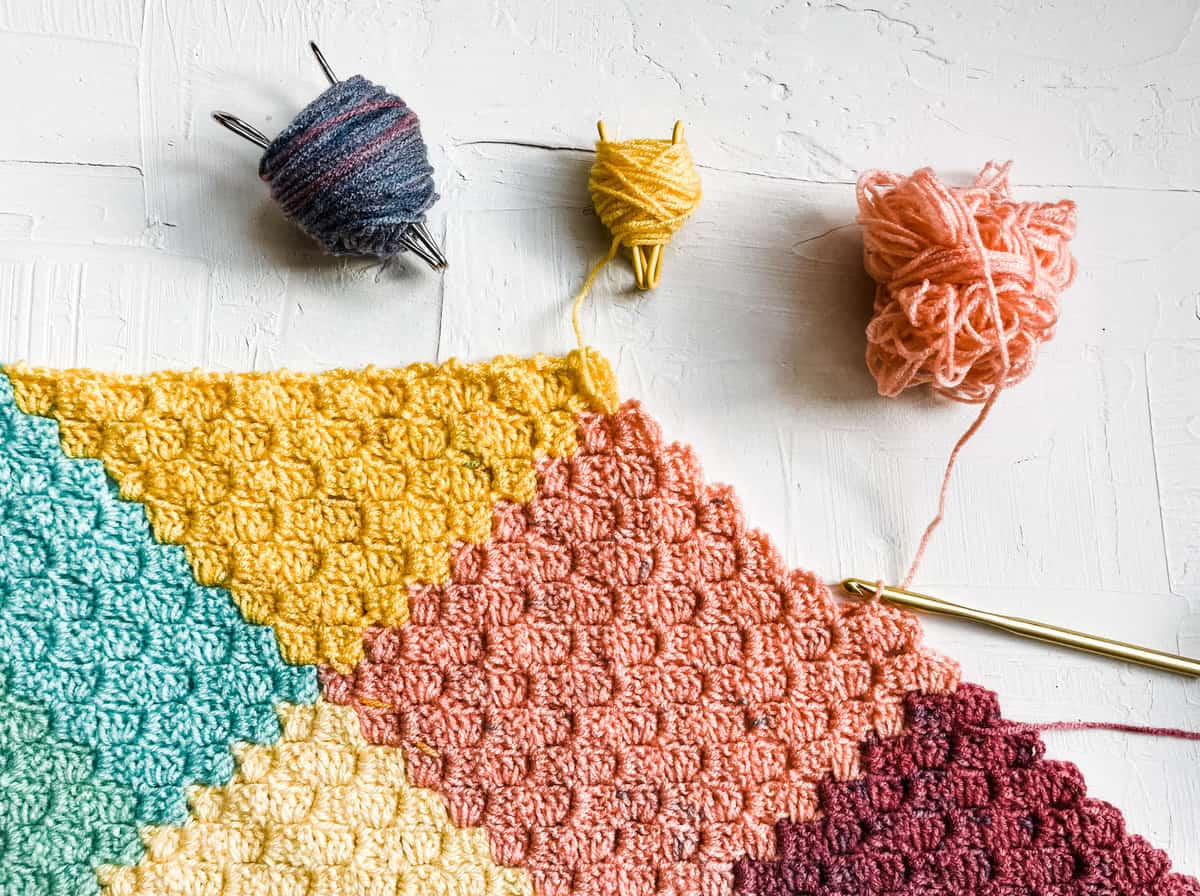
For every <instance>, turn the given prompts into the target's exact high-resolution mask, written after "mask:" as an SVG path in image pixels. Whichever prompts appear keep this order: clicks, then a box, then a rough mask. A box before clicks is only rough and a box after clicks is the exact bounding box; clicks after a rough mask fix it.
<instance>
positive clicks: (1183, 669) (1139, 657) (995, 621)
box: [841, 579, 1200, 677]
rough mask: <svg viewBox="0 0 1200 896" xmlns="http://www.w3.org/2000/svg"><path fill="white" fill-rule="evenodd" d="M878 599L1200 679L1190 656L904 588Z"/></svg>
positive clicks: (857, 584)
mask: <svg viewBox="0 0 1200 896" xmlns="http://www.w3.org/2000/svg"><path fill="white" fill-rule="evenodd" d="M841 586H842V589H843V590H844V591H845V592H846V593H847V594H851V595H853V596H854V597H872V596H873V595H874V594H875V585H874V584H873V583H872V582H868V581H867V580H865V579H845V580H844V581H843V582H842V583H841ZM879 596H880V598H881V599H882V600H883V601H885V602H886V603H889V604H894V605H896V606H898V607H905V608H907V609H909V610H921V611H922V612H925V613H936V614H937V615H939V616H950V617H952V618H954V619H966V620H968V621H970V622H978V623H981V624H982V625H988V626H991V627H992V628H998V629H1000V630H1001V631H1005V632H1008V633H1009V634H1013V635H1019V636H1021V637H1023V638H1032V639H1033V640H1035V641H1043V642H1045V643H1047V644H1056V645H1058V646H1060V647H1070V648H1072V649H1073V650H1083V651H1086V652H1088V653H1094V654H1097V655H1099V656H1106V657H1109V658H1111V659H1116V660H1124V661H1125V662H1128V663H1137V664H1139V665H1142V666H1149V667H1150V668H1151V669H1158V670H1160V671H1163V672H1174V673H1176V674H1177V675H1188V676H1192V677H1197V676H1200V660H1197V659H1192V658H1191V657H1186V656H1179V655H1178V654H1174V653H1165V652H1164V651H1161V650H1152V649H1151V648H1149V647H1139V646H1137V645H1136V644H1126V643H1125V642H1124V641H1115V640H1113V639H1111V638H1102V637H1100V636H1099V635H1086V634H1084V633H1082V632H1076V631H1072V630H1071V629H1069V628H1060V627H1059V626H1057V625H1050V624H1048V623H1045V622H1035V621H1034V620H1032V619H1022V618H1021V617H1019V616H1005V615H1002V614H1000V613H991V612H988V611H987V610H976V609H974V608H973V607H964V606H962V605H961V604H953V603H950V601H947V600H942V599H941V598H938V597H932V596H931V595H928V594H919V593H918V592H916V591H905V590H904V589H902V588H888V587H884V588H881V589H880V591H879Z"/></svg>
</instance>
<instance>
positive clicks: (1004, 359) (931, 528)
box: [900, 209, 1011, 588]
mask: <svg viewBox="0 0 1200 896" xmlns="http://www.w3.org/2000/svg"><path fill="white" fill-rule="evenodd" d="M964 211H967V210H966V209H964ZM968 215H969V211H968ZM968 220H969V221H970V226H971V241H972V242H973V243H974V246H975V250H976V251H977V252H978V253H979V262H980V265H981V267H982V268H983V275H984V282H985V283H986V285H987V290H988V300H989V306H990V311H991V312H992V320H993V321H995V324H996V335H997V339H996V348H997V350H998V351H999V352H1000V372H999V375H998V376H997V377H996V382H995V385H994V386H993V388H992V391H991V394H990V395H988V397H987V401H985V402H984V403H983V407H982V408H980V409H979V414H978V416H976V417H975V420H974V421H973V422H972V423H971V425H970V426H968V427H967V429H966V432H964V433H963V434H962V435H961V436H959V437H958V441H957V442H955V443H954V448H953V449H952V450H951V451H950V457H949V458H948V459H947V461H946V470H945V472H944V473H942V485H941V488H939V489H938V501H937V513H936V514H934V517H933V519H932V520H930V521H929V525H928V526H926V527H925V532H924V533H923V534H922V535H921V541H920V542H919V543H918V545H917V551H916V553H915V554H913V559H912V563H910V564H909V567H908V572H907V573H906V574H905V576H904V581H903V583H902V584H901V585H900V587H901V588H908V587H909V586H910V585H911V584H912V582H913V579H914V578H916V575H917V570H919V569H920V568H921V561H922V560H924V559H925V550H926V549H927V548H928V547H929V541H930V539H931V538H933V533H934V532H935V531H936V530H937V527H938V526H940V525H941V523H942V520H943V519H944V518H945V516H946V494H947V492H949V490H950V476H951V475H952V474H953V473H954V463H955V461H957V460H958V454H959V452H960V451H962V449H963V446H964V445H966V444H967V442H969V441H970V440H971V437H972V436H974V435H975V433H977V432H979V429H980V427H981V426H983V422H984V421H985V420H987V418H988V414H990V413H991V412H992V407H993V406H995V404H996V399H997V398H998V397H999V395H1000V392H1001V390H1002V389H1003V388H1004V384H1005V381H1006V378H1007V377H1008V371H1009V367H1010V366H1011V361H1010V359H1009V355H1008V337H1007V336H1006V335H1005V333H1004V320H1003V318H1002V316H1001V313H1000V296H999V295H998V294H997V293H996V282H995V280H994V279H993V278H992V265H991V261H990V260H989V258H988V253H987V249H986V248H985V247H984V245H983V239H982V238H981V237H980V235H979V225H978V224H977V223H976V222H975V217H974V216H973V215H969V218H968Z"/></svg>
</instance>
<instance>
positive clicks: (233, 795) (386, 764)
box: [100, 702, 532, 896]
mask: <svg viewBox="0 0 1200 896" xmlns="http://www.w3.org/2000/svg"><path fill="white" fill-rule="evenodd" d="M279 715H280V719H281V720H282V722H283V739H282V740H281V741H280V742H278V743H276V744H274V745H273V746H269V747H263V746H248V747H243V748H241V750H240V752H239V753H238V760H239V763H238V772H237V774H236V775H235V776H234V778H233V781H232V782H231V783H230V784H228V785H227V786H225V787H197V788H194V790H193V791H192V793H191V802H192V814H191V817H190V818H189V819H188V821H187V822H186V823H184V824H183V825H181V826H177V827H163V828H149V829H146V830H145V831H144V832H143V839H144V840H145V842H146V855H145V857H144V858H143V859H142V860H141V861H140V862H138V864H137V865H135V866H133V867H113V866H109V867H106V868H103V869H101V871H100V876H101V881H102V883H103V884H104V885H105V893H106V896H164V894H169V896H410V894H411V896H418V894H420V896H531V894H532V887H531V885H530V883H529V876H528V874H527V873H526V872H525V871H524V870H523V869H518V868H507V867H504V866H501V865H497V864H495V863H494V862H493V861H492V860H491V858H490V857H489V854H488V843H487V835H486V834H485V833H484V832H483V831H482V830H481V829H479V828H466V829H463V828H458V827H455V826H454V825H453V824H452V823H451V822H450V819H449V817H448V815H447V814H446V809H445V807H444V806H443V805H442V802H441V799H440V798H439V797H438V796H437V794H436V793H434V792H432V791H429V790H423V789H421V788H416V787H411V786H409V784H408V782H407V778H406V777H405V766H404V756H403V752H402V751H400V750H397V749H394V748H392V747H377V746H371V745H369V744H367V743H366V742H365V741H364V740H363V739H362V737H361V735H360V734H359V730H358V720H357V718H356V717H355V715H354V710H352V709H350V708H348V707H341V706H334V705H331V704H328V703H324V702H318V703H317V704H316V705H314V706H294V705H291V704H282V705H281V706H280V707H279Z"/></svg>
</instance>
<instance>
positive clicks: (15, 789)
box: [0, 675, 142, 896]
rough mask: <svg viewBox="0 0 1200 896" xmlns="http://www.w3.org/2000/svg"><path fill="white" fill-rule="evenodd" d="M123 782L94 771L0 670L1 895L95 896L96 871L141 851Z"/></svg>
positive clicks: (86, 753)
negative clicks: (99, 776) (12, 688)
mask: <svg viewBox="0 0 1200 896" xmlns="http://www.w3.org/2000/svg"><path fill="white" fill-rule="evenodd" d="M136 807H137V797H136V796H135V795H134V793H133V792H132V791H131V790H130V789H129V788H128V787H126V786H124V785H121V784H116V783H113V782H101V781H98V780H96V776H95V755H94V753H93V751H92V750H90V749H88V748H87V747H82V746H79V745H78V744H73V743H70V742H68V741H66V740H63V739H62V738H61V737H59V736H58V735H56V734H55V733H54V731H53V729H52V727H51V725H50V714H49V713H48V712H47V711H46V708H45V707H44V706H42V705H40V704H37V703H34V702H32V701H28V700H18V699H15V698H14V697H13V696H12V695H11V694H8V693H7V692H6V688H5V685H4V679H3V676H2V675H0V893H5V894H21V896H60V894H61V896H65V894H70V896H95V894H98V893H99V892H100V885H99V882H98V881H97V879H96V873H95V869H96V868H97V867H99V866H101V865H106V864H110V863H112V864H115V863H118V862H124V863H132V862H136V861H137V860H138V859H139V858H140V857H141V855H142V844H141V841H139V840H138V834H137V825H136V824H135V823H134V811H135V809H136Z"/></svg>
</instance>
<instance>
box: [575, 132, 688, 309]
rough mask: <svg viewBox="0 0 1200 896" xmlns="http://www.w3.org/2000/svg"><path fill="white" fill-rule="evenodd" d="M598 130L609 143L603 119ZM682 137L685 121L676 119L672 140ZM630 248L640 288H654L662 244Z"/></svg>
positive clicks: (660, 271)
mask: <svg viewBox="0 0 1200 896" xmlns="http://www.w3.org/2000/svg"><path fill="white" fill-rule="evenodd" d="M596 130H597V131H599V132H600V142H601V143H608V142H609V139H608V128H606V127H605V126H604V122H603V121H598V122H596ZM682 139H683V122H682V121H676V122H675V129H674V130H673V131H672V132H671V142H672V143H678V142H679V141H680V140H682ZM647 248H649V249H650V256H649V258H647V257H646V255H645V254H644V253H645V251H646V249H647ZM630 249H631V251H632V252H633V279H634V280H635V281H636V283H637V287H638V289H654V288H655V287H656V286H658V281H659V280H661V279H662V245H661V244H660V245H657V246H650V247H646V246H631V247H630Z"/></svg>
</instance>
